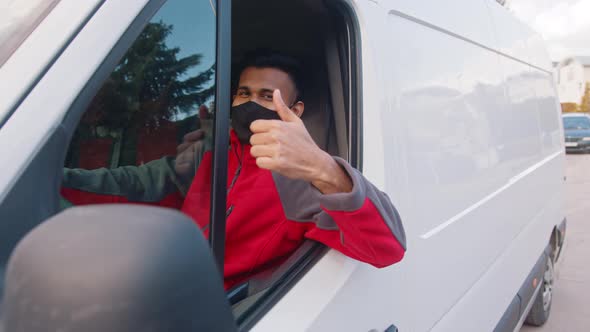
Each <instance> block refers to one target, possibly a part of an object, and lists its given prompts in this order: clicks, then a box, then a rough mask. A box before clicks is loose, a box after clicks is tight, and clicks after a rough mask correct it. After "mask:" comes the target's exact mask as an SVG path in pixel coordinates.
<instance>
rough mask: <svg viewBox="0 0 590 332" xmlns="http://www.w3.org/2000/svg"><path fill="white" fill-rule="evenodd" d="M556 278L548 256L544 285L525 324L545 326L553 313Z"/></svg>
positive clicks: (551, 261)
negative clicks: (552, 304)
mask: <svg viewBox="0 0 590 332" xmlns="http://www.w3.org/2000/svg"><path fill="white" fill-rule="evenodd" d="M554 277H555V270H554V268H553V260H552V259H551V257H550V256H549V255H547V262H546V263H545V271H544V273H543V281H542V282H543V284H542V285H541V288H540V289H539V292H538V293H537V296H536V297H535V300H534V302H533V306H532V307H531V311H529V313H528V316H527V318H526V320H525V323H526V324H528V325H533V326H541V325H543V324H545V322H546V321H547V319H548V318H549V313H550V312H551V302H552V300H553V281H554Z"/></svg>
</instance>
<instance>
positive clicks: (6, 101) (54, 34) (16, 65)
mask: <svg viewBox="0 0 590 332" xmlns="http://www.w3.org/2000/svg"><path fill="white" fill-rule="evenodd" d="M101 2H102V0H93V1H76V0H61V1H59V2H58V3H57V5H56V6H55V8H53V9H52V10H51V12H49V14H48V15H47V16H46V17H45V18H44V19H43V20H42V21H41V22H40V23H39V25H38V26H37V28H36V29H35V30H34V31H33V32H32V33H31V34H30V35H29V36H27V38H26V39H25V40H24V41H23V43H22V44H21V45H20V46H19V47H18V48H17V49H16V51H15V52H14V53H13V54H12V55H11V57H10V58H9V59H8V60H7V61H6V63H4V65H2V66H1V67H0V91H2V98H0V126H1V124H2V122H4V121H5V120H6V117H8V116H9V115H10V112H11V111H12V109H13V108H14V107H16V106H17V104H18V102H19V100H20V99H21V98H22V97H24V96H23V93H26V91H27V88H28V87H30V86H32V85H34V83H35V81H36V80H37V79H38V78H39V76H40V75H42V74H43V72H44V70H46V69H47V66H49V65H50V64H51V61H52V59H53V58H54V57H55V56H57V55H58V54H59V52H61V51H62V50H63V48H64V47H65V46H66V45H67V43H68V40H69V39H70V38H71V37H72V36H73V35H75V33H76V31H77V30H78V29H79V28H80V27H81V25H83V24H84V21H85V20H86V19H87V18H88V17H89V15H91V14H92V12H93V11H94V10H95V8H96V7H97V6H99V5H100V4H101Z"/></svg>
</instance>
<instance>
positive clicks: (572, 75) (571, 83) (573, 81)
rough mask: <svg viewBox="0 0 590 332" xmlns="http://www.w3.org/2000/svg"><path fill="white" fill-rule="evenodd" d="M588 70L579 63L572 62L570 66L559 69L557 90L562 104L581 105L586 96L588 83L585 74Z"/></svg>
mask: <svg viewBox="0 0 590 332" xmlns="http://www.w3.org/2000/svg"><path fill="white" fill-rule="evenodd" d="M588 69H589V68H586V69H585V68H584V67H583V66H582V65H581V64H580V63H579V62H577V61H571V62H570V63H569V64H568V65H566V66H562V67H561V68H560V69H559V81H558V86H557V90H558V92H559V101H560V102H561V103H576V104H580V102H581V101H582V97H583V96H584V88H585V85H586V81H587V78H586V77H585V76H586V75H585V74H586V70H588ZM587 77H590V76H587Z"/></svg>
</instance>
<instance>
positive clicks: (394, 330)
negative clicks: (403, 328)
mask: <svg viewBox="0 0 590 332" xmlns="http://www.w3.org/2000/svg"><path fill="white" fill-rule="evenodd" d="M384 332H399V330H398V329H397V327H396V326H395V325H393V324H391V325H390V326H389V327H388V328H387V329H386V330H385V331H384Z"/></svg>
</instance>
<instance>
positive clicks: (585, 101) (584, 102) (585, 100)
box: [580, 83, 590, 113]
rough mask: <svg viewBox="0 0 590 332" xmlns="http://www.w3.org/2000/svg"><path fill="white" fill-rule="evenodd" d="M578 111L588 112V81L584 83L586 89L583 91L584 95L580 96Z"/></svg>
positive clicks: (589, 90) (589, 108)
mask: <svg viewBox="0 0 590 332" xmlns="http://www.w3.org/2000/svg"><path fill="white" fill-rule="evenodd" d="M580 112H585V113H590V83H586V90H585V91H584V97H582V104H581V105H580Z"/></svg>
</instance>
